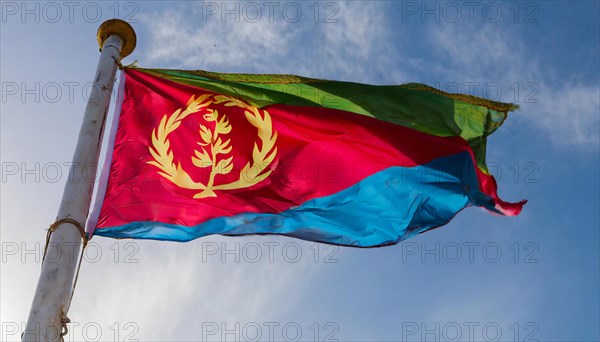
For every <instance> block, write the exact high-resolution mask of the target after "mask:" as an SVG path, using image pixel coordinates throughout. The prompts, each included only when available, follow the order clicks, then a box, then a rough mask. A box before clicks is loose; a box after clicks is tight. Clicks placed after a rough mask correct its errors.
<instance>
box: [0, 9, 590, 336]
mask: <svg viewBox="0 0 600 342" xmlns="http://www.w3.org/2000/svg"><path fill="white" fill-rule="evenodd" d="M23 6H27V7H23ZM236 6H237V7H236ZM269 6H271V7H269ZM298 9H300V10H301V12H299V11H298ZM317 9H318V10H317ZM224 10H230V14H227V15H225V16H222V14H223V11H224ZM270 10H272V12H271V13H272V14H273V15H272V17H271V16H270V15H269V14H270V12H269V11H270ZM257 11H260V14H261V16H260V17H259V16H257V14H258V13H259V12H257ZM599 11H600V8H599V4H598V2H596V1H570V2H568V1H545V2H533V1H523V2H512V1H510V2H485V3H478V2H477V3H470V2H435V1H428V2H419V1H416V2H415V1H397V2H391V1H390V2H386V1H372V2H360V1H350V2H327V1H326V2H320V3H316V5H315V3H314V2H312V1H311V2H272V3H270V2H260V1H258V2H235V1H229V2H221V1H214V2H211V1H206V2H192V1H183V2H166V1H149V2H135V1H130V2H113V1H107V2H78V1H75V2H53V3H44V2H33V1H32V2H26V3H25V2H11V1H2V2H1V13H0V14H1V18H0V20H1V21H0V23H1V24H0V58H1V59H0V77H1V85H2V99H1V103H0V105H1V113H0V124H1V135H0V142H1V147H0V150H1V162H2V183H1V184H0V185H1V187H2V188H1V203H0V227H1V231H0V232H1V236H0V239H1V243H2V253H1V254H2V263H1V264H0V265H1V266H0V267H1V269H0V270H1V274H2V275H1V277H0V278H1V280H0V282H1V289H0V291H1V295H2V297H1V299H2V301H1V321H2V338H0V340H18V337H19V335H20V332H21V329H22V324H23V323H24V321H25V320H26V319H27V315H28V312H29V305H30V302H31V299H32V297H33V292H34V289H35V285H36V282H37V278H38V275H39V269H40V254H41V249H42V247H43V240H44V237H45V231H44V229H45V228H46V227H47V226H48V225H49V224H50V223H51V222H52V221H53V220H54V218H55V216H56V212H57V209H58V205H59V202H60V198H61V196H62V189H63V186H64V184H65V182H66V181H67V173H68V167H67V165H66V163H69V162H70V160H71V156H72V154H73V151H74V148H75V142H76V137H77V133H78V130H79V125H80V123H81V119H82V115H83V111H84V108H85V100H86V96H85V94H86V91H88V90H89V89H88V88H86V85H88V84H89V83H90V81H91V80H92V77H93V74H94V70H95V67H96V63H97V61H98V56H99V54H98V50H97V43H96V41H95V33H96V30H97V28H98V26H99V24H100V23H101V22H102V21H104V20H107V19H110V18H112V17H114V16H117V17H120V18H123V19H128V20H129V21H130V22H131V23H132V25H133V26H134V28H135V30H136V32H137V35H138V45H137V48H136V50H135V51H134V53H133V54H132V55H131V56H130V57H128V58H126V59H125V60H124V62H123V63H124V64H127V63H131V62H133V61H134V60H137V61H138V64H139V65H141V66H144V67H162V68H180V69H205V70H212V71H223V72H252V73H255V72H256V73H292V74H300V75H304V76H310V77H316V78H328V79H338V80H348V81H357V82H364V83H374V84H400V83H406V82H423V83H427V84H430V85H433V86H437V87H439V88H441V89H442V90H447V91H451V92H455V91H460V92H463V93H470V94H472V95H476V96H484V97H488V98H491V99H495V100H503V101H509V102H516V103H518V104H519V105H521V110H519V111H517V112H515V113H512V114H511V115H510V117H509V118H508V120H507V121H506V123H505V125H504V126H503V127H502V128H501V129H500V130H499V131H497V132H496V133H494V135H493V136H491V137H490V139H489V144H488V164H489V165H490V166H491V170H492V172H493V173H494V174H495V175H496V176H497V180H498V183H499V189H500V195H501V196H502V197H503V198H504V199H506V200H510V201H517V200H520V199H521V198H526V199H528V200H529V203H528V204H527V205H526V206H525V208H524V210H523V213H522V214H521V215H520V216H518V217H513V218H506V217H499V216H494V215H489V214H487V213H485V212H483V211H482V210H478V209H475V208H470V209H467V210H465V211H463V212H461V213H460V214H459V215H458V216H457V217H456V218H455V219H454V220H453V221H452V222H451V223H450V224H448V225H447V226H445V227H443V228H441V229H438V230H435V231H432V232H430V233H427V234H423V235H421V236H418V237H416V238H413V239H411V240H408V241H406V242H404V243H402V244H400V245H397V246H393V247H386V248H379V249H369V250H359V249H350V248H333V247H329V246H325V245H317V244H312V243H308V242H303V241H299V240H294V239H289V238H282V237H244V238H223V237H208V238H204V239H200V240H196V241H193V242H189V243H185V244H177V243H165V242H163V243H161V242H151V241H150V242H149V241H125V240H119V241H117V240H111V239H106V238H102V237H97V238H95V239H93V240H92V246H91V247H90V248H89V249H88V254H87V255H86V258H85V262H84V264H83V266H82V270H81V276H80V280H79V284H78V288H77V291H76V294H75V298H74V302H73V304H72V307H71V311H70V314H69V316H70V317H71V319H72V321H73V322H74V324H73V326H72V329H71V332H72V335H70V338H71V339H70V340H75V339H76V340H87V341H94V340H102V341H116V340H124V339H126V338H130V339H138V340H141V341H146V340H157V341H158V340H190V341H192V340H195V341H197V340H210V341H213V340H214V341H217V340H222V339H224V338H227V339H228V340H234V339H235V338H238V339H252V338H253V337H254V336H255V335H256V333H257V332H259V333H260V334H261V338H260V340H261V341H269V340H288V341H294V340H295V337H296V335H297V334H296V333H297V332H301V338H300V339H301V340H302V341H316V340H321V341H323V340H332V339H337V340H340V341H365V340H369V341H375V340H377V341H436V340H442V341H444V340H447V341H453V340H461V341H486V340H487V341H523V340H525V341H532V340H536V339H537V340H539V341H598V340H600V332H599V328H598V326H599V325H600V324H599V321H600V313H599V307H600V297H599V293H600V291H599V290H600V289H599V287H600V273H599V269H600V265H599V260H600V255H599V250H600V242H599V240H600V234H599V226H600V222H599V207H600V203H599V199H600V198H599V197H600V195H599V194H600V188H599V187H600V185H599V173H600V169H599V164H600V159H599V151H600V147H599V144H600V134H599V130H600V129H599V121H600V120H599V117H600V100H599V97H600V80H599V62H600V60H599V56H600V46H599V43H598V42H599V41H600V32H599V27H600V14H599V13H600V12H599ZM236 15H237V16H238V18H236ZM238 19H239V20H238ZM226 251H229V252H226ZM270 252H271V253H270ZM256 253H260V254H256ZM298 253H301V254H298ZM257 255H260V257H257ZM236 257H237V258H239V260H236ZM238 327H239V328H238ZM317 335H318V336H317ZM327 338H329V339H327Z"/></svg>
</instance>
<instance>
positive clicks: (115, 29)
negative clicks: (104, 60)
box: [96, 19, 137, 58]
mask: <svg viewBox="0 0 600 342" xmlns="http://www.w3.org/2000/svg"><path fill="white" fill-rule="evenodd" d="M111 35H116V36H118V37H119V38H121V41H122V42H123V48H121V58H125V57H127V56H129V55H130V54H131V53H132V52H133V49H135V44H136V42H137V38H136V35H135V31H134V30H133V27H131V25H129V23H128V22H126V21H123V20H121V19H110V20H107V21H105V22H103V23H102V25H100V27H99V28H98V34H97V35H96V37H97V38H98V46H99V47H100V51H102V47H103V46H104V42H105V41H106V39H107V38H108V37H110V36H111Z"/></svg>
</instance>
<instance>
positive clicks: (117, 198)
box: [89, 68, 525, 247]
mask: <svg viewBox="0 0 600 342" xmlns="http://www.w3.org/2000/svg"><path fill="white" fill-rule="evenodd" d="M123 92H124V93H123V100H122V104H121V107H120V110H119V111H117V114H119V116H118V118H117V120H118V129H117V131H116V135H115V136H114V137H113V139H114V141H113V142H111V144H110V146H112V147H113V150H112V158H108V162H109V163H110V169H109V170H110V172H109V174H108V181H107V184H105V185H102V186H101V187H100V191H99V193H100V201H98V203H97V204H98V210H96V211H95V213H93V214H92V215H91V217H92V220H91V225H90V226H91V228H95V230H93V231H91V232H89V233H90V234H95V235H101V236H108V237H114V238H142V239H157V240H172V241H189V240H192V239H195V238H198V237H202V236H206V235H210V234H222V235H244V234H283V235H287V236H293V237H296V238H300V239H305V240H310V241H317V242H323V243H330V244H339V245H348V246H357V247H373V246H383V245H389V244H394V243H397V242H399V241H401V240H404V239H406V238H408V237H411V236H413V235H415V234H418V233H422V232H425V231H427V230H430V229H433V228H437V227H439V226H442V225H444V224H446V223H448V222H449V221H450V220H451V219H452V218H453V217H454V215H456V214H457V213H458V212H459V211H460V210H462V209H463V208H465V207H467V206H478V207H483V208H485V209H487V210H489V211H491V212H493V213H497V214H501V215H507V216H512V215H517V214H519V212H520V211H521V208H522V206H523V204H524V203H525V201H522V202H519V203H507V202H504V201H502V200H501V199H500V198H498V196H497V193H496V182H495V181H494V179H493V177H492V176H491V175H489V174H488V172H487V169H486V165H485V149H486V138H487V136H488V135H489V134H491V133H492V132H493V131H494V130H496V129H497V128H498V127H499V126H500V125H501V124H502V122H503V121H504V120H505V119H506V116H507V113H508V112H509V111H511V110H514V109H515V108H516V106H515V105H512V104H506V103H499V102H493V101H488V100H485V99H480V98H476V97H472V96H468V95H458V94H447V93H444V92H441V91H438V90H436V89H434V88H430V87H428V86H425V85H421V84H406V85H401V86H372V85H365V84H357V83H347V82H336V81H327V80H317V79H309V78H303V77H298V76H292V75H249V74H223V73H211V72H205V71H178V70H162V69H160V70H159V69H138V68H126V69H125V71H124V90H123Z"/></svg>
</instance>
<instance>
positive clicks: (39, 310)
mask: <svg viewBox="0 0 600 342" xmlns="http://www.w3.org/2000/svg"><path fill="white" fill-rule="evenodd" d="M98 44H99V46H100V51H101V53H100V60H99V62H98V67H97V69H96V75H95V76H94V85H93V87H92V93H91V95H90V97H89V99H88V103H87V106H86V108H85V113H84V116H83V123H82V124H81V129H80V131H79V138H78V140H77V146H76V148H75V153H74V155H73V163H72V166H71V168H70V170H69V178H68V180H67V183H66V185H65V189H64V192H63V197H62V201H61V204H60V208H59V210H58V215H57V221H56V223H55V224H54V225H52V226H51V228H52V229H51V230H52V233H51V234H50V238H49V242H48V243H47V248H48V252H47V253H48V256H47V257H46V258H45V260H44V261H43V264H42V272H41V274H40V278H39V280H38V284H37V288H36V291H35V295H34V297H33V303H32V305H31V311H30V313H29V318H28V321H27V325H26V328H25V331H24V332H23V335H22V341H60V340H61V334H62V331H63V325H64V324H65V323H66V322H68V321H69V320H68V318H67V316H66V315H67V312H68V310H69V306H70V301H71V296H72V293H71V292H72V289H73V280H74V277H75V272H76V269H77V265H78V262H79V258H78V256H79V254H80V250H81V245H82V242H83V241H84V239H85V238H84V236H85V232H84V231H83V227H84V224H85V220H86V218H87V215H88V212H89V207H90V203H91V198H92V190H93V186H94V180H95V178H96V169H97V167H96V166H97V164H98V155H99V153H100V145H101V144H100V141H101V135H102V132H103V129H104V122H105V120H106V113H107V111H108V108H109V104H110V99H111V94H112V89H113V85H114V82H115V74H116V71H117V67H118V65H119V63H120V62H119V61H120V60H121V58H122V57H125V56H127V55H129V54H130V53H131V52H133V49H134V48H135V44H136V35H135V31H134V30H133V28H132V27H131V26H130V25H129V24H128V23H127V22H125V21H122V20H119V19H111V20H108V21H105V22H104V23H102V25H100V27H99V28H98ZM59 134H60V133H59ZM81 253H82V252H81ZM51 255H52V257H51Z"/></svg>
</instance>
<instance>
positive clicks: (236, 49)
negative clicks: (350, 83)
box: [143, 2, 392, 82]
mask: <svg viewBox="0 0 600 342" xmlns="http://www.w3.org/2000/svg"><path fill="white" fill-rule="evenodd" d="M328 4H330V5H332V6H333V5H335V6H334V7H328V8H327V9H328V11H329V12H326V11H325V9H323V8H321V9H320V10H321V12H319V13H321V14H319V17H315V16H316V15H317V14H316V13H317V12H315V10H314V7H312V8H309V7H308V6H304V7H303V8H304V11H303V12H302V13H303V17H301V18H300V19H299V21H298V22H291V21H289V20H284V19H282V18H280V17H277V16H275V18H274V19H273V20H269V17H268V16H267V15H263V16H262V17H261V18H262V19H261V20H258V21H249V20H247V19H246V20H245V18H244V16H241V18H240V20H239V22H236V20H235V17H234V16H226V17H224V18H223V17H222V16H221V15H210V16H208V15H206V8H205V7H204V8H203V7H199V6H200V5H195V6H194V4H193V3H190V4H189V6H188V7H189V8H188V10H187V11H184V10H178V11H174V10H167V11H163V12H161V13H152V14H147V15H144V16H143V23H145V24H147V27H146V28H147V29H148V30H149V33H150V37H151V40H152V42H153V44H152V47H151V48H149V49H147V50H146V51H144V53H143V54H144V55H145V59H146V60H147V61H148V62H150V63H158V64H161V65H164V64H167V65H171V66H176V67H182V68H192V69H197V68H203V69H212V70H218V71H228V72H236V71H238V72H239V71H243V72H263V73H297V74H303V75H306V76H311V77H323V78H325V77H337V78H342V79H345V80H354V81H363V82H374V81H375V79H376V75H381V74H384V73H385V70H386V68H388V67H389V64H390V59H389V58H387V56H389V55H390V54H391V49H392V48H391V45H390V43H389V40H388V39H386V36H387V34H389V30H387V29H386V21H385V20H386V19H385V18H386V16H385V5H382V4H375V3H368V2H367V3H365V2H338V3H328ZM242 13H243V12H242ZM201 20H204V21H206V22H205V23H201V24H200V25H186V24H182V23H189V22H195V23H198V21H201Z"/></svg>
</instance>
